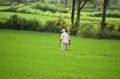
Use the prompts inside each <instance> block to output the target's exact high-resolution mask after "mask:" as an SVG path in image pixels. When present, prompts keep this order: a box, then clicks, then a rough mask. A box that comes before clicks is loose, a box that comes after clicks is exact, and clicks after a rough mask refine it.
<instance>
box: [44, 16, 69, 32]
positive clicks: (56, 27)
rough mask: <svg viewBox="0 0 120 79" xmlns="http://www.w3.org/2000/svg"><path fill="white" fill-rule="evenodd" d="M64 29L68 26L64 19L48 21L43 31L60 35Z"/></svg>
mask: <svg viewBox="0 0 120 79" xmlns="http://www.w3.org/2000/svg"><path fill="white" fill-rule="evenodd" d="M63 28H65V29H67V24H66V23H65V21H64V20H63V19H62V18H59V19H57V20H51V21H47V22H46V24H45V26H44V28H43V31H47V32H56V33H59V32H60V31H61V30H62V29H63Z"/></svg>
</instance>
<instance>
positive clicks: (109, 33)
mask: <svg viewBox="0 0 120 79" xmlns="http://www.w3.org/2000/svg"><path fill="white" fill-rule="evenodd" d="M104 38H109V39H120V32H118V31H115V30H110V29H109V28H108V27H106V28H105V29H104Z"/></svg>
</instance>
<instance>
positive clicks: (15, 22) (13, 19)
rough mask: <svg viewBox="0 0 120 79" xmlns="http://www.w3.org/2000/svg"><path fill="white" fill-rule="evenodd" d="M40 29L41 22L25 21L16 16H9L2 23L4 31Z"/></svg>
mask: <svg viewBox="0 0 120 79" xmlns="http://www.w3.org/2000/svg"><path fill="white" fill-rule="evenodd" d="M42 27H43V25H42V23H41V22H38V21H37V20H35V19H31V20H27V19H25V18H21V17H19V16H18V15H12V16H10V18H9V19H7V20H6V22H5V23H4V28H5V29H15V30H32V31H41V29H42Z"/></svg>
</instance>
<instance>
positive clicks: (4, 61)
mask: <svg viewBox="0 0 120 79" xmlns="http://www.w3.org/2000/svg"><path fill="white" fill-rule="evenodd" d="M59 38H60V34H53V33H40V32H30V31H29V32H28V31H13V30H0V78H1V79H120V75H119V72H120V53H119V50H120V40H107V39H104V40H102V39H101V40H98V39H84V38H80V37H74V36H71V46H69V50H68V51H62V50H61V46H60V45H58V41H59Z"/></svg>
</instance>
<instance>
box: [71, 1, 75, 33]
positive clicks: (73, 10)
mask: <svg viewBox="0 0 120 79" xmlns="http://www.w3.org/2000/svg"><path fill="white" fill-rule="evenodd" d="M74 15H75V0H72V13H71V29H70V33H71V34H74V33H73V32H74V31H73V27H74Z"/></svg>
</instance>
